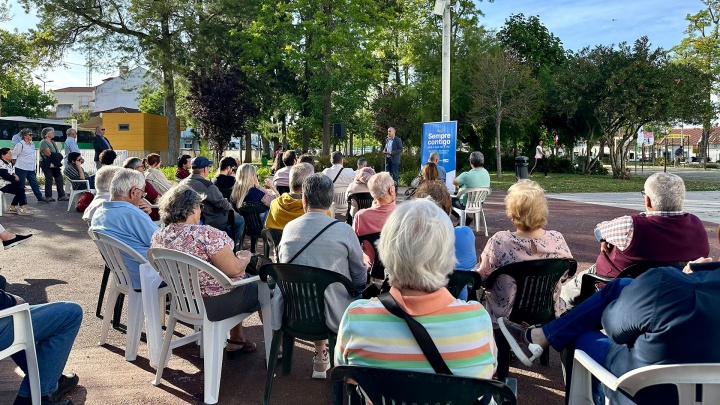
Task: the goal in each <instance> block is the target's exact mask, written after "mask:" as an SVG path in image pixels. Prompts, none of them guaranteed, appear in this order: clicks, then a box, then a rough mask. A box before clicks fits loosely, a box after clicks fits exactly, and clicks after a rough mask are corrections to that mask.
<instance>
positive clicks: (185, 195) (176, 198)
mask: <svg viewBox="0 0 720 405" xmlns="http://www.w3.org/2000/svg"><path fill="white" fill-rule="evenodd" d="M203 199H205V196H204V195H202V194H198V193H196V192H195V190H193V189H192V188H190V186H188V185H187V184H180V185H178V186H176V187H173V188H171V189H170V190H168V191H167V192H166V193H165V194H163V196H162V198H160V219H162V221H163V223H164V224H165V225H170V224H176V223H178V222H183V221H185V220H186V219H188V217H189V216H190V215H192V213H193V211H195V209H196V208H199V207H200V204H201V203H202V201H203Z"/></svg>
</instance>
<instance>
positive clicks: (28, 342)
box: [0, 304, 41, 404]
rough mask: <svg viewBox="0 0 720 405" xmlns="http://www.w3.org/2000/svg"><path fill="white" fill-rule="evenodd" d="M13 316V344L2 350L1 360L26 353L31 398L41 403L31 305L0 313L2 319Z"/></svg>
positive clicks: (0, 353) (18, 306) (19, 306)
mask: <svg viewBox="0 0 720 405" xmlns="http://www.w3.org/2000/svg"><path fill="white" fill-rule="evenodd" d="M9 316H11V317H12V321H13V327H14V329H13V332H14V336H13V342H12V344H10V346H9V347H7V348H6V349H3V350H0V359H4V358H7V357H10V356H11V355H13V354H15V353H17V352H20V351H23V350H24V351H25V359H26V361H27V369H28V380H29V382H30V398H31V399H32V403H33V404H39V403H40V395H41V393H40V370H39V369H38V363H37V353H36V352H35V336H34V335H33V328H32V320H31V319H30V305H28V304H20V305H16V306H14V307H10V308H7V309H4V310H2V311H0V319H2V318H7V317H9Z"/></svg>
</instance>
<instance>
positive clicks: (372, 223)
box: [353, 172, 395, 263]
mask: <svg viewBox="0 0 720 405" xmlns="http://www.w3.org/2000/svg"><path fill="white" fill-rule="evenodd" d="M368 188H369V189H370V195H372V197H373V198H374V200H373V205H372V207H370V208H366V209H363V210H360V211H358V212H357V214H355V216H354V217H353V230H354V231H355V234H356V235H357V236H363V235H369V234H371V233H378V232H380V230H382V227H383V225H385V220H386V219H387V217H388V216H389V215H390V213H391V212H392V211H393V209H395V180H393V178H392V177H391V176H390V173H388V172H381V173H378V174H376V175H374V176H372V177H371V178H370V181H369V182H368ZM363 252H364V253H365V255H366V256H367V258H368V259H367V260H369V261H368V263H372V262H373V260H374V259H375V250H374V249H373V247H372V246H371V245H370V243H369V242H364V243H363Z"/></svg>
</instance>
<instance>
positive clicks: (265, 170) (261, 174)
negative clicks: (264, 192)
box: [257, 166, 272, 184]
mask: <svg viewBox="0 0 720 405" xmlns="http://www.w3.org/2000/svg"><path fill="white" fill-rule="evenodd" d="M257 174H258V180H259V181H260V184H262V183H263V181H265V179H266V178H268V177H271V176H272V174H270V166H268V167H258V168H257Z"/></svg>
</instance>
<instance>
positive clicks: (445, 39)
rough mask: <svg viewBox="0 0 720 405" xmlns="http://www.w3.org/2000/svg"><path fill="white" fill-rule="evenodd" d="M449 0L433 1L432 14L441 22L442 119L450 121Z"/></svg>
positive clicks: (450, 26)
mask: <svg viewBox="0 0 720 405" xmlns="http://www.w3.org/2000/svg"><path fill="white" fill-rule="evenodd" d="M450 1H451V0H435V8H434V9H433V14H435V15H441V16H442V18H443V22H442V93H441V94H442V111H441V115H442V119H441V121H450V51H451V49H450V32H451V28H452V25H451V21H452V20H451V15H450V13H451V11H452V6H451V5H450Z"/></svg>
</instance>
